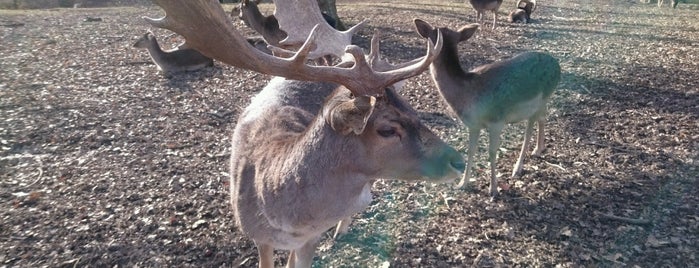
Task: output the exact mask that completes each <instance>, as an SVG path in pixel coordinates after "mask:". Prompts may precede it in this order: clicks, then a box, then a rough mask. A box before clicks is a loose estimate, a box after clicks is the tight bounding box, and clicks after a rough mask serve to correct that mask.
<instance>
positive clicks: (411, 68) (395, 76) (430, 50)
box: [372, 31, 443, 87]
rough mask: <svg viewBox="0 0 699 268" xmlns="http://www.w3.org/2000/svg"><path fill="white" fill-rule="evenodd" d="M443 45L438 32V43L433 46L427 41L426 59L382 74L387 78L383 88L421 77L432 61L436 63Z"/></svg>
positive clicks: (399, 66) (400, 65) (398, 65)
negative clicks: (414, 77) (417, 76)
mask: <svg viewBox="0 0 699 268" xmlns="http://www.w3.org/2000/svg"><path fill="white" fill-rule="evenodd" d="M373 43H374V41H373V40H372V45H373ZM377 44H378V41H377ZM442 44H443V42H442V33H441V32H440V31H438V32H437V42H435V43H434V44H433V43H432V42H430V41H429V39H428V40H427V52H426V54H425V56H424V57H422V58H421V59H420V58H418V59H414V60H411V61H409V62H407V63H403V64H397V65H393V66H395V67H396V68H395V69H393V70H389V71H385V72H381V73H380V74H381V75H382V76H384V77H385V78H384V80H383V81H382V83H381V84H382V87H386V86H389V85H392V84H394V83H396V82H398V81H400V80H404V79H408V78H410V77H413V76H416V75H419V74H420V73H422V72H423V71H425V70H426V69H427V68H428V67H429V66H430V64H431V63H432V61H434V59H435V58H436V57H437V55H439V53H440V52H441V50H442ZM372 49H373V48H372ZM376 51H377V52H378V48H377V49H376ZM377 56H378V54H377Z"/></svg>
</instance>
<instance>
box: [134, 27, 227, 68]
mask: <svg viewBox="0 0 699 268" xmlns="http://www.w3.org/2000/svg"><path fill="white" fill-rule="evenodd" d="M133 47H137V48H145V49H147V50H148V54H150V58H151V59H152V60H153V62H154V63H155V65H156V66H158V70H161V71H163V72H181V71H195V70H199V69H202V68H205V67H209V66H213V65H214V61H213V60H212V59H211V58H208V57H206V56H204V55H202V54H201V53H199V52H198V51H196V50H194V49H190V48H184V49H175V50H170V51H163V50H162V49H161V48H160V45H158V40H156V39H155V36H154V35H153V33H151V32H148V33H146V34H144V35H143V36H142V37H141V38H139V39H138V40H137V41H136V43H134V44H133Z"/></svg>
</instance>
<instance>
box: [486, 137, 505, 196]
mask: <svg viewBox="0 0 699 268" xmlns="http://www.w3.org/2000/svg"><path fill="white" fill-rule="evenodd" d="M503 127H504V125H502V124H497V125H493V126H490V127H489V128H488V132H489V138H488V139H489V144H488V159H489V160H490V196H491V197H493V198H494V197H496V196H497V195H498V178H497V176H496V173H495V168H496V167H497V160H498V159H497V158H498V149H499V148H500V133H501V132H502V128H503Z"/></svg>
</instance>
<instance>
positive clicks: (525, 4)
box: [510, 0, 536, 23]
mask: <svg viewBox="0 0 699 268" xmlns="http://www.w3.org/2000/svg"><path fill="white" fill-rule="evenodd" d="M535 9H536V0H519V1H517V9H515V10H514V11H512V12H510V22H513V23H518V22H519V23H529V21H530V20H531V15H532V12H534V10H535Z"/></svg>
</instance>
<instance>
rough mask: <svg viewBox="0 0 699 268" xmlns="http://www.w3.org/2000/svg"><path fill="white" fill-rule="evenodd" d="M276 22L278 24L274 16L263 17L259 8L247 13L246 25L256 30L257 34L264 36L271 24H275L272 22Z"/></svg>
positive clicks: (251, 9)
mask: <svg viewBox="0 0 699 268" xmlns="http://www.w3.org/2000/svg"><path fill="white" fill-rule="evenodd" d="M272 20H274V21H275V22H276V19H275V18H274V16H267V17H265V16H264V15H262V12H260V10H259V9H258V8H257V7H254V8H252V7H251V8H250V9H249V10H248V11H247V16H246V20H244V21H245V24H247V25H248V26H249V27H250V28H252V29H254V30H255V31H256V32H258V33H261V34H264V33H266V32H267V30H268V28H269V27H270V26H268V25H270V24H272V23H274V22H272Z"/></svg>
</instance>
